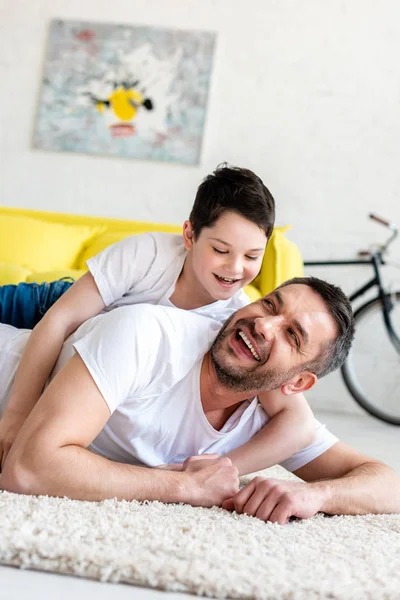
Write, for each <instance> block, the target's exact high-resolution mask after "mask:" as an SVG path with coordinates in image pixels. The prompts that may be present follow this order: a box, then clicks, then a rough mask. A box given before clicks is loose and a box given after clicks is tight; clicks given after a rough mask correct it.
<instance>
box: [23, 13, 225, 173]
mask: <svg viewBox="0 0 400 600" xmlns="http://www.w3.org/2000/svg"><path fill="white" fill-rule="evenodd" d="M214 47H215V34H214V33H212V32H205V31H183V30H174V29H159V28H155V27H149V26H135V25H112V24H107V23H88V22H80V21H63V20H54V21H52V23H51V26H50V35H49V41H48V47H47V53H46V58H45V67H44V77H43V85H42V90H41V96H40V103H39V110H38V115H37V121H36V127H35V132H34V142H33V144H34V147H36V148H40V149H43V150H59V151H66V152H84V153H88V154H98V155H111V156H120V157H125V158H136V159H149V160H162V161H171V162H179V163H184V164H187V165H196V164H198V163H199V159H200V151H201V143H202V137H203V130H204V123H205V117H206V110H207V97H208V90H209V85H210V77H211V71H212V62H213V53H214Z"/></svg>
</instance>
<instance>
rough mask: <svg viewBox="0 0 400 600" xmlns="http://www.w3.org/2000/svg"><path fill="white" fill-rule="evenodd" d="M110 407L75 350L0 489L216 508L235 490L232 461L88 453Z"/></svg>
mask: <svg viewBox="0 0 400 600" xmlns="http://www.w3.org/2000/svg"><path fill="white" fill-rule="evenodd" d="M109 417H110V410H109V408H108V406H107V404H106V402H105V400H104V398H103V396H102V395H101V393H100V391H99V389H98V388H97V386H96V384H95V383H94V381H93V379H92V377H91V375H90V373H89V371H88V370H87V368H86V366H85V364H84V363H83V361H82V359H81V358H80V357H79V356H78V355H75V356H74V357H73V358H72V359H71V360H70V361H69V362H68V363H67V364H66V365H65V366H64V368H63V369H61V371H60V372H59V373H58V374H57V376H56V377H55V378H54V380H53V381H52V382H51V384H50V385H49V386H48V388H47V389H46V391H45V392H44V394H43V395H42V397H41V399H40V400H39V402H38V403H37V405H36V406H35V408H34V409H33V411H32V412H31V414H30V416H29V417H28V419H27V421H26V422H25V424H24V425H23V427H22V429H21V430H20V432H19V434H18V436H17V439H16V441H15V443H14V445H13V447H12V448H11V451H10V453H9V455H8V457H7V459H6V461H5V465H4V469H3V473H2V486H3V488H4V489H6V490H8V491H11V492H18V493H23V494H46V495H50V496H68V497H70V498H75V499H79V500H103V499H105V498H114V497H116V498H118V499H126V500H132V499H136V500H145V499H146V500H161V501H163V502H188V503H191V504H193V505H202V506H212V505H213V504H221V502H222V501H223V500H224V499H225V498H227V497H229V496H231V495H233V494H234V493H236V491H237V489H238V473H237V469H235V468H234V467H232V464H231V461H230V460H229V459H228V458H223V459H214V460H207V461H195V462H191V461H189V462H188V463H186V464H185V466H184V469H183V471H182V472H175V471H168V470H162V469H147V468H143V467H135V466H131V465H126V464H121V463H117V462H113V461H110V460H108V459H106V458H104V457H101V456H98V455H96V454H95V453H93V452H91V451H89V450H87V447H88V446H89V444H90V443H91V442H92V440H93V439H94V438H95V437H96V436H97V435H98V433H99V432H100V431H101V429H102V428H103V427H104V425H105V424H106V422H107V420H108V419H109Z"/></svg>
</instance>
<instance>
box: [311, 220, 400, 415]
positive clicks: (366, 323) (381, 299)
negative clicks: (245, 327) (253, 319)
mask: <svg viewBox="0 0 400 600" xmlns="http://www.w3.org/2000/svg"><path fill="white" fill-rule="evenodd" d="M369 217H370V218H371V219H372V220H373V221H375V222H377V223H379V224H380V225H384V226H385V227H387V228H388V229H390V230H391V232H392V233H391V235H390V237H389V239H388V240H387V241H386V243H385V244H382V245H380V246H377V247H375V248H373V249H371V250H368V251H361V252H359V253H358V256H359V260H328V261H306V262H305V263H304V266H309V267H312V266H343V265H354V266H355V265H357V266H359V265H369V266H371V267H372V268H373V271H374V277H373V278H372V279H370V280H369V281H367V282H366V283H365V284H364V285H362V286H361V287H360V288H358V289H356V290H355V292H353V293H352V294H351V295H350V296H349V298H350V301H351V302H354V301H355V300H356V299H358V298H361V297H362V296H364V295H365V294H366V293H367V292H368V291H369V290H371V289H373V288H375V287H376V288H378V293H377V295H376V296H375V297H374V298H372V299H370V300H367V301H366V302H364V303H363V304H362V305H361V306H359V307H358V308H357V309H356V310H355V312H354V318H355V325H356V334H355V339H354V343H353V346H352V349H351V350H350V353H349V356H348V359H347V360H346V362H345V364H344V365H343V367H342V368H341V373H342V376H343V379H344V382H345V384H346V387H347V389H348V390H349V392H350V394H351V395H352V396H353V398H354V400H355V401H356V402H357V403H358V404H359V405H360V406H361V407H362V408H363V409H364V410H366V411H367V412H368V413H370V414H371V415H373V416H374V417H377V418H378V419H381V420H382V421H386V422H387V423H391V424H392V425H400V291H394V292H391V291H389V290H387V289H385V287H384V284H383V282H382V278H381V273H380V268H381V267H382V266H383V265H389V264H393V263H389V262H388V261H386V260H385V254H386V253H387V250H388V248H389V246H390V245H391V244H392V243H393V242H394V240H395V239H396V237H397V236H398V233H399V231H398V228H397V226H396V225H395V224H394V223H392V222H390V221H387V220H385V219H382V218H381V217H377V216H376V215H373V214H370V215H369ZM393 266H396V267H400V265H393ZM382 324H383V327H382ZM371 334H373V335H371Z"/></svg>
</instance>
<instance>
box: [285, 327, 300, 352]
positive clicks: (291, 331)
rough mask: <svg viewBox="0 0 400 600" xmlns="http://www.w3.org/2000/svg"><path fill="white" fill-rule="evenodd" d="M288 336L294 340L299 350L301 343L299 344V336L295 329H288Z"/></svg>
mask: <svg viewBox="0 0 400 600" xmlns="http://www.w3.org/2000/svg"><path fill="white" fill-rule="evenodd" d="M288 334H289V335H290V337H291V338H292V339H293V340H294V343H295V344H296V346H297V348H299V347H300V342H299V338H298V337H297V334H296V333H295V332H294V331H293V329H288Z"/></svg>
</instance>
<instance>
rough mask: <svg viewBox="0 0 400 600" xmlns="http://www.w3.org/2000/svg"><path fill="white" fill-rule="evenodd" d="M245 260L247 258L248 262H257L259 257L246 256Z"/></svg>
mask: <svg viewBox="0 0 400 600" xmlns="http://www.w3.org/2000/svg"><path fill="white" fill-rule="evenodd" d="M246 258H248V259H249V260H257V259H258V258H260V257H259V256H246Z"/></svg>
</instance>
